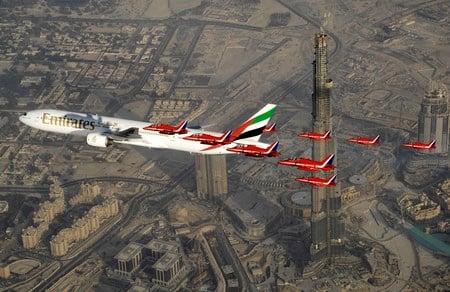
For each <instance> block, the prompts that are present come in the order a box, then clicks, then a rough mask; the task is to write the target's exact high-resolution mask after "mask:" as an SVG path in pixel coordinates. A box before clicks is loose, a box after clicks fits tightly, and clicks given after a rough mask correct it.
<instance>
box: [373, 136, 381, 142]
mask: <svg viewBox="0 0 450 292" xmlns="http://www.w3.org/2000/svg"><path fill="white" fill-rule="evenodd" d="M372 143H380V135H376V136H375V138H373V140H372Z"/></svg>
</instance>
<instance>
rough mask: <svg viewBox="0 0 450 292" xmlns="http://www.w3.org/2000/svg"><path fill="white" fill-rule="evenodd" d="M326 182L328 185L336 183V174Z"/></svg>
mask: <svg viewBox="0 0 450 292" xmlns="http://www.w3.org/2000/svg"><path fill="white" fill-rule="evenodd" d="M325 184H326V185H331V184H336V175H333V176H332V177H330V178H329V179H328V180H327V182H326V183H325Z"/></svg>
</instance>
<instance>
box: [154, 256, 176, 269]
mask: <svg viewBox="0 0 450 292" xmlns="http://www.w3.org/2000/svg"><path fill="white" fill-rule="evenodd" d="M179 258H180V255H179V254H176V253H172V252H167V253H165V254H164V255H163V256H162V257H161V258H160V259H159V260H158V261H157V262H156V263H155V264H154V265H153V268H154V269H157V270H162V271H166V270H168V269H170V268H172V266H173V265H174V264H175V263H176V262H177V261H178V260H179Z"/></svg>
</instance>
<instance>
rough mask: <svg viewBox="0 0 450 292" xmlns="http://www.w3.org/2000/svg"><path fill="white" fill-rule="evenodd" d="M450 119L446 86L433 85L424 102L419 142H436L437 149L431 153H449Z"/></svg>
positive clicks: (420, 120)
mask: <svg viewBox="0 0 450 292" xmlns="http://www.w3.org/2000/svg"><path fill="white" fill-rule="evenodd" d="M449 117H450V110H449V109H448V100H447V96H446V91H445V89H444V86H443V85H437V84H436V83H432V85H431V86H430V89H429V91H428V93H427V94H426V95H425V97H424V99H423V100H422V105H421V110H420V114H419V141H421V142H423V143H428V142H430V141H432V140H436V149H434V150H432V151H431V153H439V154H445V153H448V140H449V138H448V135H449Z"/></svg>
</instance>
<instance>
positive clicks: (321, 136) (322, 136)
mask: <svg viewBox="0 0 450 292" xmlns="http://www.w3.org/2000/svg"><path fill="white" fill-rule="evenodd" d="M298 136H299V137H302V138H309V139H311V140H316V141H320V140H330V139H331V130H328V131H326V132H325V133H323V134H322V133H316V132H308V133H301V134H298Z"/></svg>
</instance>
